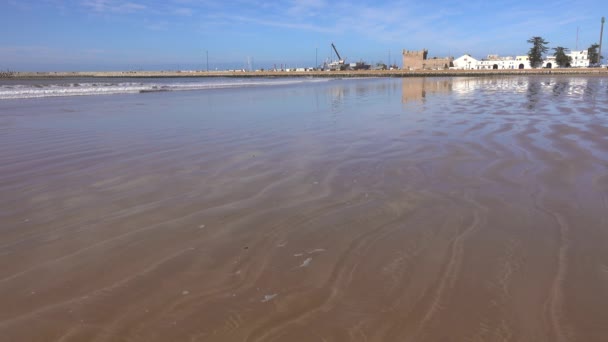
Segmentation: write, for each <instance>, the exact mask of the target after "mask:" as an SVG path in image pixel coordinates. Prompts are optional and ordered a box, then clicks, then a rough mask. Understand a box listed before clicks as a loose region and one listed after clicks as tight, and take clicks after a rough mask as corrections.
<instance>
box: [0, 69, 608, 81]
mask: <svg viewBox="0 0 608 342" xmlns="http://www.w3.org/2000/svg"><path fill="white" fill-rule="evenodd" d="M512 75H584V76H608V68H581V69H574V68H568V69H523V70H522V69H515V70H358V71H351V70H347V71H300V72H298V71H209V72H207V71H100V72H98V71H75V72H14V73H12V74H11V75H10V76H8V77H7V76H4V77H0V79H35V78H72V77H98V78H112V77H134V78H137V77H141V78H144V77H145V78H165V77H185V78H187V77H236V78H251V77H262V78H265V77H342V78H348V77H454V76H466V77H482V76H484V77H485V76H512Z"/></svg>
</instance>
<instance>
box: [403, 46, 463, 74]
mask: <svg viewBox="0 0 608 342" xmlns="http://www.w3.org/2000/svg"><path fill="white" fill-rule="evenodd" d="M428 53H429V51H428V50H427V49H424V50H420V51H408V50H403V52H402V55H403V69H405V70H424V69H426V70H438V69H447V68H449V67H451V66H453V63H452V62H453V61H454V58H453V57H445V58H437V57H433V58H427V57H428Z"/></svg>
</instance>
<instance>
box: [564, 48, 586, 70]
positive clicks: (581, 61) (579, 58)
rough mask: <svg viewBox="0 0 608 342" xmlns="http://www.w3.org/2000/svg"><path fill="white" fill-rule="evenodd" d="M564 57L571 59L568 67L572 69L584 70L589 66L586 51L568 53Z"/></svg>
mask: <svg viewBox="0 0 608 342" xmlns="http://www.w3.org/2000/svg"><path fill="white" fill-rule="evenodd" d="M566 55H568V56H570V57H572V63H570V66H571V67H573V68H586V67H588V66H589V54H588V51H587V50H580V51H570V53H567V54H566Z"/></svg>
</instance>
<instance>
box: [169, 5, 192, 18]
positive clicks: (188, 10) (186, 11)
mask: <svg viewBox="0 0 608 342" xmlns="http://www.w3.org/2000/svg"><path fill="white" fill-rule="evenodd" d="M173 13H174V14H177V15H183V16H187V17H189V16H192V13H193V11H192V9H191V8H186V7H180V8H176V9H174V10H173Z"/></svg>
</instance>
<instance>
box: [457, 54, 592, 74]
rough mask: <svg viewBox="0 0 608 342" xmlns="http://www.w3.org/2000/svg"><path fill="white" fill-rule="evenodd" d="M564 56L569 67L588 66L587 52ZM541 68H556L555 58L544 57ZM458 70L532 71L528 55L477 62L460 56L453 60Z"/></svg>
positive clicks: (494, 56)
mask: <svg viewBox="0 0 608 342" xmlns="http://www.w3.org/2000/svg"><path fill="white" fill-rule="evenodd" d="M566 55H568V56H570V57H572V63H571V65H570V66H571V67H573V68H582V67H588V66H589V56H588V54H587V50H580V51H571V52H570V53H567V54H566ZM542 67H543V68H557V67H558V66H557V63H556V62H555V56H546V57H545V59H544V60H543V64H542ZM453 69H458V70H494V69H498V70H503V69H532V66H531V65H530V58H529V57H528V55H522V56H515V57H498V56H496V55H490V56H488V58H486V59H482V60H478V59H475V58H474V57H472V56H471V55H468V54H467V55H462V56H460V57H458V58H456V59H455V60H454V68H453Z"/></svg>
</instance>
